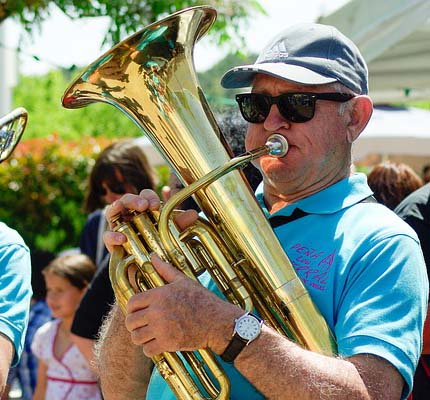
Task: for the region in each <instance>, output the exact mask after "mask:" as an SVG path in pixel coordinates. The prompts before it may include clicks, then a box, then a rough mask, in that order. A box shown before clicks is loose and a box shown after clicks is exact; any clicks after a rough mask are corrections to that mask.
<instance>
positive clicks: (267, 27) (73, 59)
mask: <svg viewBox="0 0 430 400" xmlns="http://www.w3.org/2000/svg"><path fill="white" fill-rule="evenodd" d="M347 1H348V0H260V4H261V5H262V6H263V7H264V8H265V9H266V12H267V14H268V15H267V16H258V17H257V18H255V19H254V20H253V23H252V25H250V26H249V27H248V28H247V29H246V30H244V34H245V35H246V38H247V43H248V47H249V50H250V51H252V52H254V53H258V52H259V51H260V50H261V49H262V48H263V47H264V46H265V44H266V43H267V41H268V40H270V38H271V37H273V36H275V34H277V33H278V32H280V31H281V30H282V29H283V28H284V27H286V26H288V25H291V24H294V23H300V22H312V21H315V20H316V19H317V18H318V17H319V16H320V15H327V14H329V13H331V12H332V11H334V10H336V9H337V8H339V7H341V6H342V5H344V4H345V3H346V2H347ZM107 25H108V21H107V19H106V18H87V19H81V20H76V21H72V20H70V19H69V18H68V17H66V16H65V15H64V14H62V13H61V12H60V11H58V10H57V9H56V8H55V9H54V10H53V12H52V15H51V17H50V18H49V19H48V20H46V21H45V22H44V23H43V24H42V26H41V30H40V32H39V31H37V30H36V31H35V32H33V34H32V35H31V37H29V35H25V34H24V33H23V31H22V29H21V28H20V27H19V25H18V24H17V23H14V22H12V21H6V22H5V23H4V24H3V28H2V30H1V31H0V43H1V44H4V45H5V46H6V47H7V48H9V49H14V48H16V47H17V45H18V43H19V41H20V38H21V53H20V55H19V60H18V66H17V68H18V70H19V72H20V73H22V74H24V75H33V74H44V73H46V72H47V71H49V70H50V69H52V68H56V67H59V66H61V67H65V68H69V67H70V66H72V65H77V66H78V67H82V66H85V65H87V64H89V63H91V62H92V61H94V60H95V59H96V58H98V57H99V56H100V55H101V54H102V53H103V52H104V51H106V50H108V49H109V47H110V46H108V47H102V46H101V43H102V40H103V36H104V33H105V31H106V28H107ZM223 56H225V51H224V52H223V51H222V50H220V49H219V48H217V47H216V46H215V45H213V44H211V43H210V42H209V41H208V40H206V38H203V39H202V40H201V41H200V42H199V43H198V44H197V45H196V47H195V49H194V62H195V66H196V69H197V70H198V71H204V70H206V69H208V68H210V67H211V66H212V65H213V64H214V63H216V62H217V61H219V60H220V59H222V58H223ZM34 57H37V58H38V59H39V60H40V61H35V59H34ZM0 62H1V60H0Z"/></svg>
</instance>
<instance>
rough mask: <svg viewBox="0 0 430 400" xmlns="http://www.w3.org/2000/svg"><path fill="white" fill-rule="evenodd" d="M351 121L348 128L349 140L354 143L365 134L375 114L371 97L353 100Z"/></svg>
mask: <svg viewBox="0 0 430 400" xmlns="http://www.w3.org/2000/svg"><path fill="white" fill-rule="evenodd" d="M350 101H353V102H354V104H353V107H352V110H351V111H350V113H351V119H350V120H349V123H348V126H347V139H348V142H349V143H352V142H354V141H355V140H356V139H357V138H358V136H360V133H361V132H363V130H364V128H365V127H366V125H367V123H368V122H369V120H370V117H371V116H372V112H373V103H372V100H371V99H370V97H369V96H364V95H362V96H357V97H354V98H353V99H352V100H350Z"/></svg>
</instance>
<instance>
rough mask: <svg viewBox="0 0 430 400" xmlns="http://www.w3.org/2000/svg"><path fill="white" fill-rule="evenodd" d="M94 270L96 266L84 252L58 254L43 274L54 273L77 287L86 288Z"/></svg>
mask: <svg viewBox="0 0 430 400" xmlns="http://www.w3.org/2000/svg"><path fill="white" fill-rule="evenodd" d="M95 272H96V266H95V265H94V263H93V262H92V261H91V258H89V257H88V256H86V255H85V254H70V255H65V256H59V257H57V258H55V259H54V260H52V261H51V262H50V263H49V264H48V265H47V266H46V267H45V268H44V269H43V270H42V273H43V275H46V274H55V275H58V276H60V277H62V278H64V279H67V280H68V281H69V282H70V283H71V284H72V285H73V286H75V287H77V288H78V289H84V288H86V287H87V286H88V285H89V283H90V282H91V279H92V278H93V276H94V274H95Z"/></svg>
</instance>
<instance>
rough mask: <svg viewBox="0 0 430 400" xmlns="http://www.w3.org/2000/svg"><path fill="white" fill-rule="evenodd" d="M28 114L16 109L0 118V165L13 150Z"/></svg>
mask: <svg viewBox="0 0 430 400" xmlns="http://www.w3.org/2000/svg"><path fill="white" fill-rule="evenodd" d="M27 118H28V113H27V110H26V109H25V108H23V107H18V108H15V109H14V110H12V111H11V112H10V113H8V114H6V115H4V116H3V117H1V118H0V163H1V162H3V161H4V160H6V159H7V158H8V157H9V156H10V155H11V154H12V153H13V151H14V150H15V147H16V145H17V144H18V142H19V141H20V139H21V136H22V134H23V133H24V130H25V127H26V125H27Z"/></svg>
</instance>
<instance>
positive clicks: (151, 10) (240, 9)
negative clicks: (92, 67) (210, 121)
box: [0, 0, 265, 48]
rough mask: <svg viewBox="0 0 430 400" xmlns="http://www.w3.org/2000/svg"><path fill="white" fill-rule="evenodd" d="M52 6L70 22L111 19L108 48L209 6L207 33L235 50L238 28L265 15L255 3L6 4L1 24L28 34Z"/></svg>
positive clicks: (121, 0)
mask: <svg viewBox="0 0 430 400" xmlns="http://www.w3.org/2000/svg"><path fill="white" fill-rule="evenodd" d="M53 5H55V6H57V7H58V8H59V9H60V10H62V11H63V12H64V13H65V14H66V15H67V16H69V17H70V18H72V19H78V18H84V17H100V16H107V17H110V19H111V23H110V25H109V28H108V32H107V33H106V37H105V42H107V43H110V44H114V43H118V42H119V41H120V39H121V38H124V37H125V36H127V35H129V34H131V33H134V32H136V31H137V30H139V29H141V28H142V27H144V26H146V25H148V24H150V23H152V22H154V21H156V20H158V19H160V18H162V17H165V16H167V15H168V14H171V13H173V12H175V11H178V10H181V9H183V8H186V7H190V6H197V5H210V6H213V7H214V8H215V9H216V10H217V11H218V19H217V21H216V23H215V25H214V27H213V29H211V31H210V35H211V37H212V39H213V40H214V41H215V42H216V43H219V44H225V43H234V47H235V48H240V47H237V46H238V45H239V44H241V45H242V46H243V44H244V40H243V39H244V38H243V37H242V36H241V35H240V33H239V27H240V25H241V24H247V23H248V22H249V20H250V19H251V18H252V17H253V16H255V15H256V14H258V13H263V14H264V13H265V12H264V10H263V8H262V7H261V5H260V4H259V2H258V1H257V0H241V1H236V0H203V1H202V0H172V1H160V0H144V1H140V0H136V1H130V0H55V1H53V0H18V1H17V0H6V1H1V2H0V22H2V21H3V20H5V19H6V18H14V19H17V20H19V21H20V22H21V23H22V24H23V26H24V28H25V29H26V30H27V31H29V32H31V30H32V29H34V27H35V26H38V25H40V22H42V21H43V20H45V19H46V18H47V17H48V16H49V15H50V13H51V12H52V6H53Z"/></svg>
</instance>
